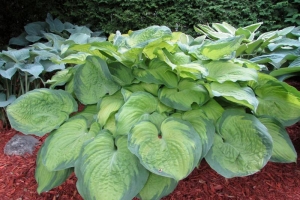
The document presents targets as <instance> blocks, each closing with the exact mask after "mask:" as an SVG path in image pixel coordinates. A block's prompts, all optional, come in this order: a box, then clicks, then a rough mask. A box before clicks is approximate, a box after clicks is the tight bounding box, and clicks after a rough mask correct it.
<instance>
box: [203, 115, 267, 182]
mask: <svg viewBox="0 0 300 200" xmlns="http://www.w3.org/2000/svg"><path fill="white" fill-rule="evenodd" d="M217 132H218V133H217V134H216V135H215V138H214V143H213V146H212V148H211V149H210V151H209V152H208V154H207V155H206V157H205V159H206V161H207V162H208V164H209V165H210V166H211V167H212V168H213V169H214V170H216V171H217V172H218V173H219V174H221V175H222V176H224V177H227V178H231V177H236V176H247V175H250V174H253V173H255V172H257V171H259V170H260V169H261V168H263V167H264V166H265V165H266V163H267V162H268V160H269V159H270V157H271V155H272V147H273V144H272V138H271V136H270V134H269V133H268V129H267V128H266V127H265V126H264V125H263V124H262V123H261V122H260V121H259V120H258V119H257V118H256V117H254V116H253V115H250V114H246V113H244V112H242V111H237V110H227V111H225V112H224V113H223V115H222V117H221V118H220V120H219V122H218V124H217Z"/></svg>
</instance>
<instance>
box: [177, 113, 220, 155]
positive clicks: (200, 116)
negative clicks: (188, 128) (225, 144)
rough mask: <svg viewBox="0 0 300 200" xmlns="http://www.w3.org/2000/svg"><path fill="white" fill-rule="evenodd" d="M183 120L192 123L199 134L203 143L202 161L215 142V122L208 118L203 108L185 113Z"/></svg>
mask: <svg viewBox="0 0 300 200" xmlns="http://www.w3.org/2000/svg"><path fill="white" fill-rule="evenodd" d="M182 119H183V120H185V121H188V122H190V123H191V124H192V125H193V127H194V129H195V130H196V131H197V133H198V134H199V136H200V138H201V143H202V154H201V158H200V159H202V158H204V157H205V155H206V154H207V152H208V151H209V149H210V148H211V146H212V144H213V140H214V135H215V126H214V124H213V121H212V120H209V119H208V118H207V117H206V115H205V114H204V112H203V111H202V110H201V107H200V108H199V109H197V110H190V111H187V112H185V113H183V115H182Z"/></svg>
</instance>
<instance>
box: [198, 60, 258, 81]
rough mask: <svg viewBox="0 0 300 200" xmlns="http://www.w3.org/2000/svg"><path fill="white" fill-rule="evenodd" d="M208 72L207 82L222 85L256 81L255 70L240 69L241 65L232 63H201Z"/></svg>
mask: <svg viewBox="0 0 300 200" xmlns="http://www.w3.org/2000/svg"><path fill="white" fill-rule="evenodd" d="M203 65H204V67H206V68H207V70H208V76H207V77H206V78H207V79H208V80H211V81H217V82H219V83H223V82H225V81H232V82H236V81H251V80H256V79H257V72H256V70H255V69H250V68H245V67H242V63H235V62H233V61H224V60H222V61H221V60H220V61H211V62H208V63H203Z"/></svg>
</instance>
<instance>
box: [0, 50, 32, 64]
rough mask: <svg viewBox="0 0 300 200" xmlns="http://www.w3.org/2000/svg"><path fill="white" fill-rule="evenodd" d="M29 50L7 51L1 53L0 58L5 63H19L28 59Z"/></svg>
mask: <svg viewBox="0 0 300 200" xmlns="http://www.w3.org/2000/svg"><path fill="white" fill-rule="evenodd" d="M29 52H30V50H29V49H25V48H24V49H19V50H15V49H11V50H9V51H2V52H1V53H0V58H2V59H3V60H4V61H6V62H15V63H20V62H21V61H24V60H26V59H28V58H29V57H30V54H29Z"/></svg>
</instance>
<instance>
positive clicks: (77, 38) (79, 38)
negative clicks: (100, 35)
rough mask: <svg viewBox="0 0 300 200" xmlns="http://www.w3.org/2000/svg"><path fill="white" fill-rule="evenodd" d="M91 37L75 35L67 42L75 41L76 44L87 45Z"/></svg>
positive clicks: (83, 34) (81, 34)
mask: <svg viewBox="0 0 300 200" xmlns="http://www.w3.org/2000/svg"><path fill="white" fill-rule="evenodd" d="M90 37H91V36H90V35H88V34H85V33H74V34H72V35H70V37H69V39H68V40H67V41H74V42H75V43H76V44H86V43H87V42H88V39H89V38H90Z"/></svg>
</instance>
